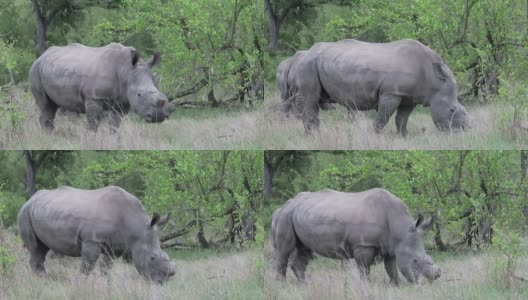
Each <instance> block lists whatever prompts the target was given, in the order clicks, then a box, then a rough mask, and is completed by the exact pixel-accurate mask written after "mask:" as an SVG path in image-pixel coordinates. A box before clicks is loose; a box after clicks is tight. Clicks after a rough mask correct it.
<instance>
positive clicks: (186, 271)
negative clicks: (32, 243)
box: [0, 232, 264, 300]
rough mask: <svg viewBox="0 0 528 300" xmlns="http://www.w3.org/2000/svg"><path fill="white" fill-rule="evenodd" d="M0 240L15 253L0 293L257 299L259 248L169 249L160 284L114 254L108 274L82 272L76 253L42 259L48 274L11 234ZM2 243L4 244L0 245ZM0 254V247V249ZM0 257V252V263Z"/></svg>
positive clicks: (5, 295) (26, 296) (59, 296)
mask: <svg viewBox="0 0 528 300" xmlns="http://www.w3.org/2000/svg"><path fill="white" fill-rule="evenodd" d="M0 235H1V236H0V242H1V246H4V245H7V248H8V251H9V252H10V253H12V254H14V255H15V256H16V262H15V264H14V266H12V271H10V272H7V273H6V274H0V299H6V300H8V299H9V300H10V299H17V300H18V299H50V300H51V299H53V300H55V299H76V300H82V299H153V300H156V299H263V298H264V292H263V281H262V268H259V266H261V265H262V263H259V262H261V261H262V257H261V256H262V255H261V253H262V252H261V251H257V250H246V251H242V252H234V251H227V250H226V251H220V252H218V251H214V250H208V251H206V250H185V251H170V252H169V255H170V256H171V258H172V260H173V261H174V262H175V263H176V266H177V273H176V275H175V276H174V277H173V278H172V279H171V280H169V281H168V282H166V283H165V284H163V285H158V284H155V283H149V282H147V281H145V280H143V279H142V278H141V277H140V276H139V274H138V272H137V271H136V269H135V268H134V266H133V265H130V264H126V263H124V262H123V261H121V260H120V259H119V260H116V263H115V265H114V267H113V268H112V270H111V271H110V273H109V275H108V276H104V275H102V274H101V272H100V271H99V268H98V267H96V268H95V269H94V271H93V272H92V274H90V275H89V276H88V277H87V276H84V275H82V274H81V273H80V272H79V267H80V259H79V258H55V259H48V260H47V261H46V268H47V270H48V275H47V276H44V277H39V276H37V275H35V274H33V273H32V272H31V270H30V267H29V257H28V254H27V251H26V250H25V249H24V248H23V247H22V245H21V243H20V239H19V238H18V237H16V236H15V235H13V234H6V233H5V232H4V233H2V232H0ZM4 247H5V246H4ZM0 254H1V253H0ZM1 261H2V257H0V265H1Z"/></svg>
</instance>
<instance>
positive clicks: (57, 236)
mask: <svg viewBox="0 0 528 300" xmlns="http://www.w3.org/2000/svg"><path fill="white" fill-rule="evenodd" d="M167 219H168V217H160V216H159V214H155V215H154V217H153V218H152V219H150V218H149V216H148V215H147V213H146V211H145V209H144V208H143V205H141V203H140V202H139V200H138V199H137V198H136V197H134V196H133V195H131V194H129V193H128V192H126V191H125V190H123V189H122V188H119V187H115V186H109V187H105V188H101V189H96V190H80V189H75V188H71V187H60V188H58V189H55V190H39V191H38V192H37V193H35V194H34V195H33V196H32V197H31V198H30V199H29V200H28V201H27V202H26V203H25V204H24V205H23V206H22V208H21V209H20V211H19V212H18V217H17V224H18V229H19V232H20V236H21V238H22V241H23V242H24V246H25V247H26V248H27V249H28V251H29V253H30V265H31V269H32V270H33V271H34V272H35V273H45V272H46V270H45V268H44V261H45V259H46V253H48V251H49V250H50V249H51V250H53V251H54V252H56V253H59V254H63V255H66V256H73V257H79V256H80V257H81V258H82V264H81V272H82V273H84V274H89V273H90V272H91V270H92V269H93V267H94V264H95V262H96V261H97V259H98V258H99V256H100V255H102V256H103V263H102V264H101V268H102V271H103V272H106V271H107V270H108V269H109V268H110V267H111V265H112V259H114V258H118V257H120V256H124V257H127V258H129V259H131V261H132V262H133V263H134V266H135V267H136V269H137V271H138V272H139V273H140V274H141V275H142V276H143V277H145V278H146V279H149V280H152V281H156V282H159V283H162V282H164V281H166V280H168V279H169V278H170V277H171V276H173V275H174V273H175V266H174V263H172V262H171V261H170V260H169V257H168V256H167V254H166V253H165V252H163V251H162V250H161V248H160V241H159V238H158V225H160V224H162V223H163V222H166V221H167Z"/></svg>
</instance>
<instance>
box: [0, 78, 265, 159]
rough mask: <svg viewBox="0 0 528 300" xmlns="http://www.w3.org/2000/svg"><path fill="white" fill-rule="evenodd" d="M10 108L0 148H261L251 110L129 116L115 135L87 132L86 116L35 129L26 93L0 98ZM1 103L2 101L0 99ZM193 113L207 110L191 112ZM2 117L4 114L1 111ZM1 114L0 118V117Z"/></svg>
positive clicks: (35, 114)
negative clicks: (153, 120)
mask: <svg viewBox="0 0 528 300" xmlns="http://www.w3.org/2000/svg"><path fill="white" fill-rule="evenodd" d="M3 101H4V103H9V105H11V106H12V107H13V110H14V111H15V113H16V114H17V115H15V117H14V118H15V119H16V120H15V122H17V124H16V125H15V126H13V124H12V122H11V121H10V120H9V117H8V116H7V115H3V116H2V118H0V149H35V150H38V149H43V150H50V149H73V150H76V149H79V150H84V149H92V150H93V149H95V150H97V149H156V150H164V149H174V150H177V149H196V150H219V149H263V147H264V143H263V134H262V132H261V131H260V125H259V124H260V123H261V118H260V113H259V112H258V111H257V110H256V109H253V110H248V111H244V110H240V111H234V110H233V111H229V110H227V109H226V110H225V113H224V112H223V111H218V110H212V109H211V108H207V107H205V108H183V107H179V108H178V109H177V111H176V112H175V113H173V115H172V116H171V118H170V119H169V120H166V121H164V122H163V123H160V124H148V123H145V122H143V121H142V120H139V118H138V117H137V116H135V115H134V114H133V113H130V114H129V115H128V116H125V117H124V118H123V121H122V123H121V126H120V128H119V129H118V130H117V132H115V133H113V132H111V131H110V127H109V124H108V122H103V124H102V125H101V126H100V128H99V130H98V132H97V133H93V132H90V131H89V130H87V129H86V116H85V115H84V114H81V115H73V114H64V113H61V111H59V112H57V118H56V120H55V126H56V130H55V131H54V132H53V133H51V134H48V133H46V132H44V131H43V130H42V129H41V128H40V124H39V122H38V118H39V111H38V108H37V106H36V104H35V102H34V100H33V98H32V96H31V95H30V94H29V93H28V92H24V90H23V89H21V88H15V89H13V90H11V91H10V92H9V94H8V95H7V96H6V97H5V99H3ZM0 102H2V101H1V99H0ZM196 110H210V111H211V113H209V114H208V113H207V111H196ZM4 114H5V113H4ZM0 115H1V114H0Z"/></svg>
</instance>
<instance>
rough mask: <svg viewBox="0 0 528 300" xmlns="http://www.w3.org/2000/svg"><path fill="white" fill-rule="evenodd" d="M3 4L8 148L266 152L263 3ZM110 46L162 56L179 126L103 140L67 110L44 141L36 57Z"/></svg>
mask: <svg viewBox="0 0 528 300" xmlns="http://www.w3.org/2000/svg"><path fill="white" fill-rule="evenodd" d="M0 6H1V7H2V10H1V11H0V20H1V21H0V148H4V149H5V148H10V149H13V148H17V149H26V148H31V149H110V148H111V149H114V148H125V149H142V148H143V149H144V148H154V149H159V148H173V149H174V148H178V149H182V148H184V149H190V148H192V149H197V148H199V149H224V148H257V149H262V148H263V146H262V142H260V141H261V140H262V138H261V136H259V133H258V132H257V123H258V114H257V113H256V107H258V106H259V103H260V102H261V100H262V99H263V89H264V83H263V81H262V73H263V66H264V62H263V56H262V49H263V48H265V47H266V44H265V40H264V33H263V30H264V29H263V27H262V25H261V24H262V20H263V19H262V18H263V13H262V5H261V3H257V1H254V0H219V1H190V0H174V1H164V0H148V1H137V0H111V1H107V0H104V1H84V0H83V1H70V0H64V1H48V0H32V1H29V0H16V1H8V0H5V1H4V0H2V1H0ZM111 42H117V43H122V44H124V45H127V46H133V47H135V48H136V49H137V50H138V51H139V52H140V53H141V54H142V55H143V56H144V57H145V58H146V59H147V58H150V57H151V55H152V54H153V53H155V52H160V53H161V57H162V63H161V64H160V65H159V66H158V67H156V68H155V72H156V73H157V77H158V78H159V79H158V81H159V85H160V89H161V91H163V92H164V93H165V94H166V95H167V96H168V98H169V100H170V101H174V102H175V103H176V104H177V111H176V112H175V113H174V115H173V116H172V118H171V120H169V121H167V122H165V123H163V124H159V125H152V124H145V123H143V122H142V121H141V120H139V119H138V118H136V117H135V116H133V115H129V116H128V117H127V118H125V120H124V123H123V124H122V126H123V128H121V130H120V131H118V132H117V133H116V134H112V133H111V132H109V131H108V128H106V129H105V128H103V130H102V132H101V133H100V134H98V135H94V134H91V133H90V132H88V131H86V129H85V124H86V120H85V118H84V117H79V116H76V115H74V116H69V115H67V114H63V113H60V112H59V116H58V121H57V129H58V130H57V132H56V133H54V134H52V135H44V134H43V133H42V132H41V130H40V128H39V127H40V126H39V125H38V109H37V107H36V105H35V103H34V102H35V101H34V100H33V99H32V96H31V93H30V92H29V91H28V84H27V83H28V79H27V78H28V71H29V68H30V67H31V65H32V63H33V61H34V60H35V58H36V57H37V56H39V55H40V54H42V53H43V52H44V51H45V50H46V49H47V48H48V47H50V46H53V45H56V46H64V45H68V44H70V43H81V44H84V45H88V46H93V47H98V46H103V45H106V44H109V43H111ZM107 127H108V126H107ZM197 136H199V137H200V140H202V142H201V143H197V142H196V137H197ZM138 139H141V141H138Z"/></svg>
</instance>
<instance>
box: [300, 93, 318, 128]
mask: <svg viewBox="0 0 528 300" xmlns="http://www.w3.org/2000/svg"><path fill="white" fill-rule="evenodd" d="M315 97H317V98H319V94H315V95H310V96H309V97H306V99H302V100H301V101H303V102H302V103H303V109H302V117H301V118H302V122H303V125H304V133H305V134H306V135H311V134H312V133H313V131H317V132H319V101H318V99H315Z"/></svg>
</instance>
